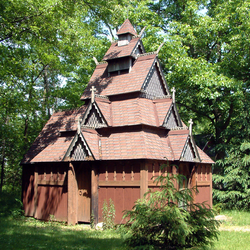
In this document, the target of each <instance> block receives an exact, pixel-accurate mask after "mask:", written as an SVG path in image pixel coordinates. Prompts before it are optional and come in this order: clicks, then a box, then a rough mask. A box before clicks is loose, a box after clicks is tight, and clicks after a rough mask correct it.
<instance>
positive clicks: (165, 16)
mask: <svg viewBox="0 0 250 250" xmlns="http://www.w3.org/2000/svg"><path fill="white" fill-rule="evenodd" d="M249 13H250V1H249V0H231V1H223V0H210V1H205V0H158V1H150V0H141V1H137V0H135V1H129V0H124V1H122V0H110V1H104V0H99V1H97V0H92V1H91V0H81V1H78V0H74V1H72V0H64V1H62V0H44V1H38V0H22V1H21V0H2V1H1V3H0V27H1V28H0V55H1V56H0V60H1V64H0V122H1V128H0V159H1V184H0V189H1V190H2V189H5V190H9V191H10V190H13V191H14V190H15V189H19V190H20V187H21V172H22V171H21V167H20V165H19V163H20V161H21V159H22V157H23V155H24V153H25V152H26V151H27V149H28V148H29V146H30V145H31V143H32V142H33V141H34V139H35V138H36V136H37V135H38V133H39V132H40V130H41V129H42V127H43V125H44V124H45V122H46V121H47V120H48V118H49V117H50V115H51V114H52V113H53V112H55V111H57V110H59V109H69V108H75V107H78V106H80V105H81V102H80V100H79V99H80V96H81V94H82V92H83V91H84V88H85V87H86V84H87V83H88V80H89V78H90V76H91V74H92V72H93V70H94V67H95V64H94V61H93V60H92V57H93V56H95V57H96V58H97V59H98V60H99V61H101V59H102V57H103V55H104V53H105V51H106V50H107V49H108V47H109V46H110V40H111V39H112V40H114V39H116V37H115V33H116V30H117V29H118V28H119V26H120V25H121V24H122V23H123V22H124V20H125V19H126V18H129V19H130V21H131V22H132V24H133V25H134V26H135V27H136V29H137V32H138V33H139V32H140V30H141V29H142V28H143V27H144V26H146V27H147V28H146V31H145V33H144V38H143V43H144V45H145V48H146V50H147V51H148V52H149V51H155V50H157V48H158V46H159V45H160V44H161V43H162V42H163V41H164V42H165V44H164V46H163V47H162V49H161V50H160V53H159V58H160V59H161V61H162V67H163V70H164V73H165V77H166V79H167V82H168V84H169V85H170V87H172V86H175V88H176V90H177V93H176V99H177V103H178V106H179V110H180V113H181V117H182V119H183V120H184V122H187V121H188V119H190V118H193V120H194V122H195V126H194V130H195V131H194V132H195V134H196V135H197V139H198V140H197V143H198V145H199V146H200V147H201V148H204V150H205V151H206V152H207V153H209V155H210V156H212V157H213V159H214V160H215V161H216V164H215V166H214V173H216V174H217V175H216V177H215V178H216V181H215V186H214V187H215V189H216V192H215V194H216V201H217V202H224V201H226V200H225V197H224V196H223V195H220V194H222V193H220V192H223V194H227V193H228V192H229V191H230V190H231V189H232V190H233V191H235V190H236V189H237V192H238V193H237V195H236V194H235V195H234V196H230V197H231V198H232V197H236V198H235V200H234V201H236V202H237V203H238V201H240V202H241V204H243V203H245V202H247V203H248V204H249V200H250V199H249V198H250V197H249V189H250V179H249V160H248V161H246V160H245V159H246V157H249V154H250V151H249V147H248V148H247V147H246V145H248V144H247V143H249V142H250V139H249V134H250V133H249V132H250V131H249V124H250V123H249V119H250V118H249V106H250V102H249V101H250V93H249V84H250V72H249V69H250V55H249V54H250V50H249V47H250V37H249V36H250V21H249V20H250V14H249ZM237 152H238V153H237ZM235 171H237V173H243V172H244V171H245V172H247V173H248V174H245V172H244V174H240V175H239V176H240V177H239V178H240V182H241V184H240V185H241V186H242V188H238V186H239V185H238V183H239V181H237V180H236V178H235V176H236V175H235ZM240 171H241V172H240ZM230 176H231V177H230ZM229 177H230V178H231V182H229V181H228V179H226V178H229ZM229 188H230V190H229ZM222 197H224V198H222ZM231 198H230V199H231ZM239 207H242V206H239ZM244 207H245V208H249V205H248V206H247V207H246V206H245V205H244Z"/></svg>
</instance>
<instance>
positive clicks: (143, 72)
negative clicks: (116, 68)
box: [81, 54, 156, 100]
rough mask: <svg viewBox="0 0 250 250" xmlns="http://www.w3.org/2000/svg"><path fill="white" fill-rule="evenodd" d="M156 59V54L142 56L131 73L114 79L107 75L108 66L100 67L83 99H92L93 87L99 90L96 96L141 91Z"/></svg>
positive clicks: (97, 68) (91, 79) (102, 65)
mask: <svg viewBox="0 0 250 250" xmlns="http://www.w3.org/2000/svg"><path fill="white" fill-rule="evenodd" d="M155 59H156V55H155V54H153V55H145V56H141V57H139V58H138V59H137V60H136V61H135V63H134V65H133V67H132V69H131V72H130V73H128V74H123V75H117V76H113V77H108V76H107V74H105V71H106V69H107V66H108V64H101V65H98V66H97V67H96V70H95V71H94V73H93V75H92V77H91V78H90V81H89V84H88V86H87V87H86V89H85V91H84V92H83V95H82V97H81V99H82V100H84V99H87V98H90V96H91V91H90V89H91V88H92V86H94V87H95V88H96V89H97V91H96V94H98V95H104V96H111V95H119V94H124V93H131V92H136V91H140V90H141V87H142V85H143V83H144V81H145V80H146V77H147V75H148V73H149V69H150V68H151V66H152V64H153V63H154V62H155Z"/></svg>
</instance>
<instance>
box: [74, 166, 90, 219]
mask: <svg viewBox="0 0 250 250" xmlns="http://www.w3.org/2000/svg"><path fill="white" fill-rule="evenodd" d="M76 179H77V185H78V194H77V196H78V207H77V220H78V222H90V214H91V209H90V207H91V171H90V168H89V167H88V166H80V167H78V168H77V170H76Z"/></svg>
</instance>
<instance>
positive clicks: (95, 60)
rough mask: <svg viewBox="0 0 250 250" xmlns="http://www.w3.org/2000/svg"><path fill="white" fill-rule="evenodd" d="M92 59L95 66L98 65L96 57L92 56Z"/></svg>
mask: <svg viewBox="0 0 250 250" xmlns="http://www.w3.org/2000/svg"><path fill="white" fill-rule="evenodd" d="M93 60H94V62H95V64H96V66H97V65H99V62H98V61H97V59H96V57H94V56H93Z"/></svg>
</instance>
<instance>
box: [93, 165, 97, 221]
mask: <svg viewBox="0 0 250 250" xmlns="http://www.w3.org/2000/svg"><path fill="white" fill-rule="evenodd" d="M92 213H93V215H94V223H95V224H97V223H98V175H97V170H96V167H95V166H94V165H93V164H92V165H91V215H92Z"/></svg>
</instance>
